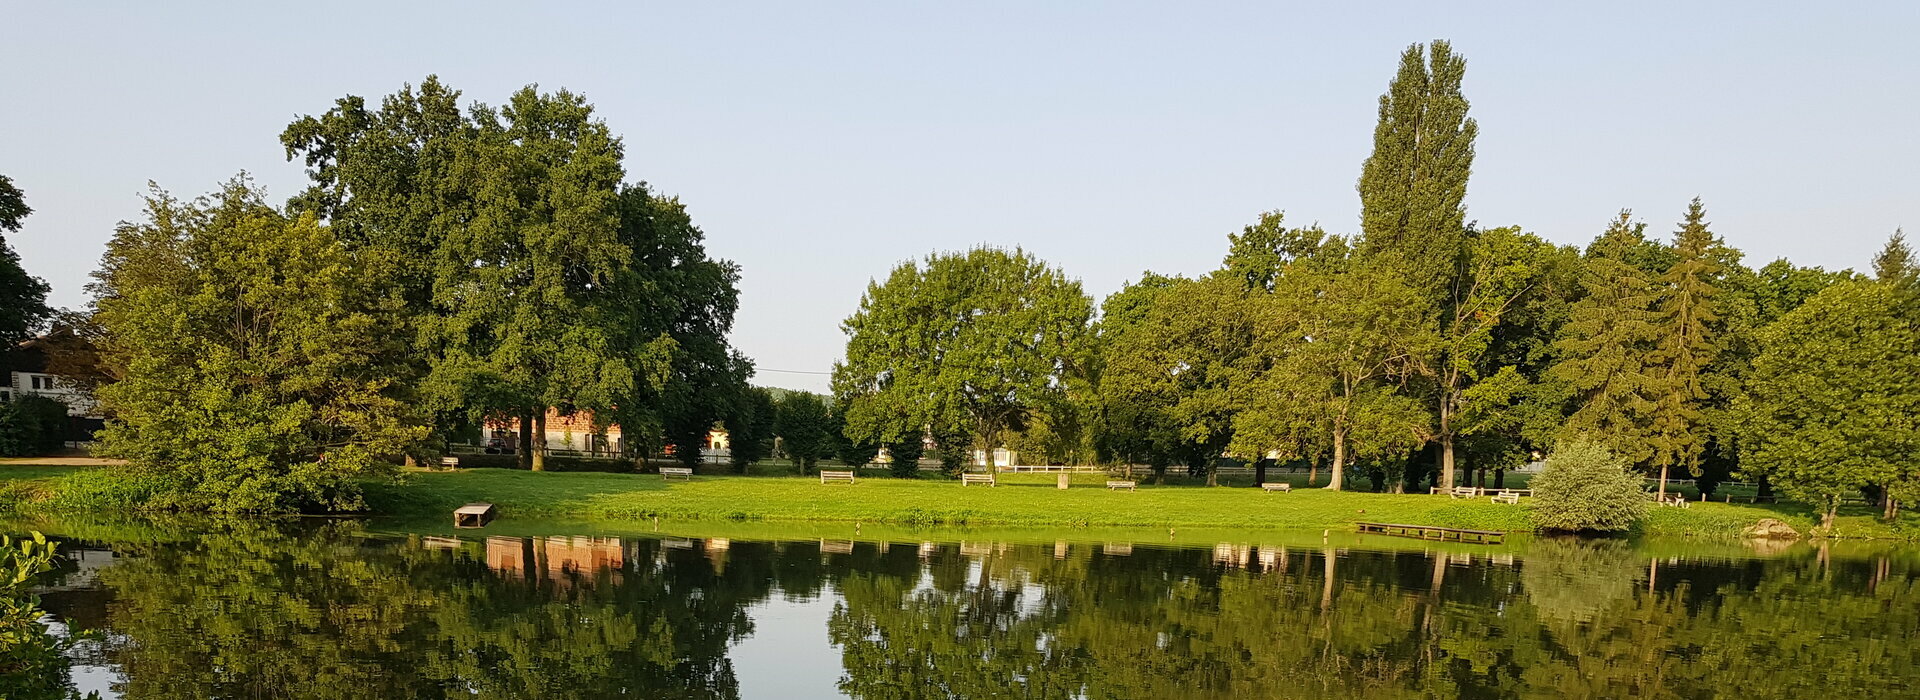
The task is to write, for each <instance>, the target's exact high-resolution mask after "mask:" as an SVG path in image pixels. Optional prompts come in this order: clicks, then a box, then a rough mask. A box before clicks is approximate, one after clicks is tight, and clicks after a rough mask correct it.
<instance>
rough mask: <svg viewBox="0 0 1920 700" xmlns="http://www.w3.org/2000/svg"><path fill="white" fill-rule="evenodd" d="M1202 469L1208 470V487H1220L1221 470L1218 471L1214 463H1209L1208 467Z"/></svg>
mask: <svg viewBox="0 0 1920 700" xmlns="http://www.w3.org/2000/svg"><path fill="white" fill-rule="evenodd" d="M1201 469H1205V470H1207V485H1208V486H1219V485H1220V470H1219V469H1216V468H1214V464H1213V463H1212V461H1208V463H1207V465H1206V466H1204V467H1201Z"/></svg>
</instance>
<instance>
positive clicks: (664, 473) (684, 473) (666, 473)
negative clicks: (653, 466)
mask: <svg viewBox="0 0 1920 700" xmlns="http://www.w3.org/2000/svg"><path fill="white" fill-rule="evenodd" d="M676 476H677V477H680V478H682V479H686V480H687V481H693V470H692V469H689V468H687V467H661V468H660V480H661V481H665V480H667V479H671V478H673V477H676Z"/></svg>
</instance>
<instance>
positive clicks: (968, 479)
mask: <svg viewBox="0 0 1920 700" xmlns="http://www.w3.org/2000/svg"><path fill="white" fill-rule="evenodd" d="M972 484H986V485H988V486H993V485H994V483H993V475H992V474H961V475H960V485H961V486H969V485H972Z"/></svg>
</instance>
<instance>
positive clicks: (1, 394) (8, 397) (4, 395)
mask: <svg viewBox="0 0 1920 700" xmlns="http://www.w3.org/2000/svg"><path fill="white" fill-rule="evenodd" d="M12 400H13V392H11V391H7V390H6V389H0V403H6V402H8V401H12Z"/></svg>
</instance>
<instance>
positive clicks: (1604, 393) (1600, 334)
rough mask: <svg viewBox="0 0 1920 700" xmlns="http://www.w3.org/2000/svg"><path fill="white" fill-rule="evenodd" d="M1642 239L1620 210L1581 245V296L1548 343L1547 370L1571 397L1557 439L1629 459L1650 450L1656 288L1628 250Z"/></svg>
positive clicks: (1639, 227) (1642, 227)
mask: <svg viewBox="0 0 1920 700" xmlns="http://www.w3.org/2000/svg"><path fill="white" fill-rule="evenodd" d="M1648 245H1650V243H1649V241H1647V239H1646V224H1644V223H1639V222H1636V221H1634V220H1633V213H1632V212H1629V211H1624V210H1623V211H1621V212H1620V215H1619V216H1618V217H1617V218H1615V219H1614V220H1613V221H1612V222H1610V223H1609V224H1608V225H1607V230H1606V232H1605V233H1603V234H1601V235H1600V237H1599V238H1598V239H1596V240H1595V241H1594V242H1593V244H1592V245H1591V246H1589V247H1588V248H1587V256H1586V260H1585V268H1586V269H1585V272H1584V275H1583V278H1582V280H1581V284H1582V285H1583V286H1584V287H1585V289H1586V296H1585V298H1582V299H1581V300H1580V301H1578V302H1576V303H1574V305H1573V309H1572V311H1571V317H1570V318H1569V319H1568V321H1567V325H1566V327H1565V330H1564V331H1563V332H1562V334H1561V336H1560V338H1559V340H1558V341H1557V342H1556V343H1555V346H1554V350H1555V354H1556V355H1557V357H1558V358H1559V359H1558V361H1557V362H1556V363H1555V364H1554V366H1553V368H1552V369H1551V370H1549V375H1550V376H1551V377H1552V378H1553V379H1554V380H1555V381H1557V382H1558V383H1559V384H1560V385H1561V386H1564V387H1565V388H1566V390H1567V391H1568V392H1569V393H1570V394H1571V395H1572V398H1573V413H1572V415H1570V416H1568V418H1567V421H1566V424H1565V427H1564V428H1563V430H1562V431H1561V435H1560V438H1561V439H1563V440H1566V439H1581V440H1591V441H1597V442H1599V443H1601V444H1603V445H1605V446H1606V447H1607V449H1608V450H1609V451H1611V452H1613V453H1614V454H1616V455H1619V456H1620V457H1621V458H1623V459H1625V460H1626V461H1627V462H1628V463H1630V464H1638V463H1640V462H1643V461H1645V460H1647V459H1648V458H1650V457H1652V456H1653V447H1652V445H1651V444H1650V442H1649V439H1650V432H1651V428H1650V425H1651V423H1652V420H1653V411H1654V408H1655V404H1654V402H1653V399H1652V398H1650V397H1651V396H1652V395H1653V394H1654V392H1655V391H1657V389H1658V385H1657V378H1658V376H1659V374H1658V370H1657V368H1655V367H1654V366H1652V358H1653V356H1654V346H1655V343H1656V342H1657V341H1658V339H1659V337H1660V327H1659V325H1658V324H1657V322H1656V321H1657V317H1656V313H1655V306H1656V304H1658V303H1659V291H1658V288H1657V287H1656V286H1655V284H1654V281H1653V279H1652V277H1651V276H1650V275H1649V274H1647V272H1646V271H1645V269H1643V268H1642V267H1639V266H1637V265H1635V264H1634V263H1633V259H1634V257H1635V255H1636V251H1639V250H1642V249H1644V248H1645V247H1646V246H1648Z"/></svg>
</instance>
